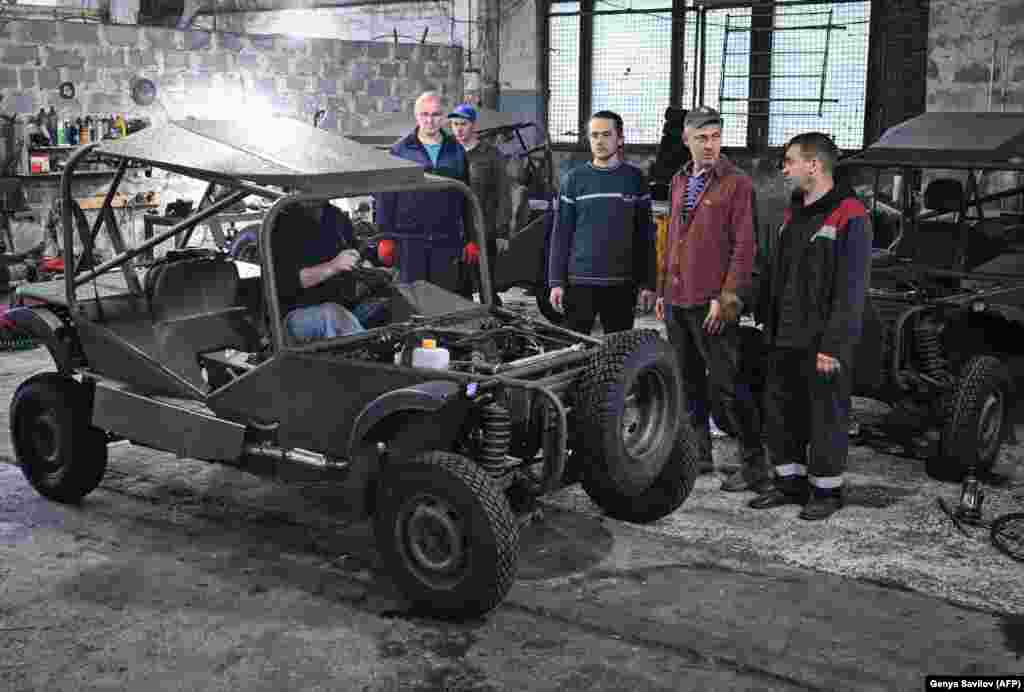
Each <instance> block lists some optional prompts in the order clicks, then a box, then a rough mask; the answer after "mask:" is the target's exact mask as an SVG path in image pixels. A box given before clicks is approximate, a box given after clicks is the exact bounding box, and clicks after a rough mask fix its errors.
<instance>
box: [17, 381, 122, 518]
mask: <svg viewBox="0 0 1024 692" xmlns="http://www.w3.org/2000/svg"><path fill="white" fill-rule="evenodd" d="M10 425H11V440H12V442H13V443H14V452H15V455H16V456H17V458H18V463H19V464H20V465H21V471H22V473H23V474H24V475H25V478H26V479H27V480H28V482H29V483H30V484H31V485H32V487H33V488H35V489H36V491H37V492H38V493H39V494H40V495H42V496H44V497H47V498H49V499H51V500H55V501H57V502H65V503H75V502H78V501H79V500H81V499H82V498H83V497H85V496H86V495H88V494H89V493H90V492H92V491H93V490H95V488H96V486H98V485H99V484H100V481H101V480H103V474H104V473H105V472H106V470H107V440H106V435H105V434H104V433H103V431H101V430H98V429H96V428H93V427H92V426H90V425H89V403H88V399H87V396H86V389H85V387H84V386H83V385H81V384H79V383H78V382H76V381H75V380H72V379H71V378H68V377H64V376H63V375H58V374H57V373H44V374H41V375H36V376H34V377H31V378H29V379H28V380H26V381H25V382H23V383H22V384H21V386H19V387H18V389H17V390H16V391H15V392H14V398H13V400H12V402H11V423H10Z"/></svg>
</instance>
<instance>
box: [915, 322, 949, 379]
mask: <svg viewBox="0 0 1024 692" xmlns="http://www.w3.org/2000/svg"><path fill="white" fill-rule="evenodd" d="M914 339H915V343H916V346H917V356H918V358H920V359H921V370H922V371H923V372H924V373H925V374H926V375H930V376H932V377H940V376H942V374H943V368H944V366H945V364H946V363H945V360H944V359H943V358H942V344H941V343H940V342H939V330H938V329H937V328H936V327H935V324H934V323H932V322H930V321H921V322H919V323H918V324H917V326H915V327H914Z"/></svg>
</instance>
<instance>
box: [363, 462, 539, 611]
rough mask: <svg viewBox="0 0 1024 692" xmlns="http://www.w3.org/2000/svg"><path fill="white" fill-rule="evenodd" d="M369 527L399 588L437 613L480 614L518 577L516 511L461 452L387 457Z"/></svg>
mask: <svg viewBox="0 0 1024 692" xmlns="http://www.w3.org/2000/svg"><path fill="white" fill-rule="evenodd" d="M374 535H375V537H376V541H377V549H378V550H379V551H380V554H381V557H382V559H383V562H384V565H385V567H386V569H387V570H388V572H389V573H390V575H391V577H392V578H393V579H394V581H395V583H396V585H397V586H398V588H399V590H400V591H401V592H402V593H403V595H405V597H406V598H408V599H409V601H410V602H412V603H413V605H414V606H415V607H416V608H417V609H418V610H422V611H425V612H428V613H430V614H432V615H435V616H439V617H452V618H471V617H476V616H479V615H483V614H484V613H486V612H488V611H490V610H491V609H493V608H494V607H495V606H497V605H498V604H499V603H501V601H502V599H504V597H505V595H506V594H507V593H508V590H509V588H511V586H512V582H513V580H514V579H515V573H516V564H517V561H518V558H519V526H518V524H517V522H516V518H515V515H514V514H513V513H512V510H511V509H510V507H509V504H508V500H507V499H506V497H505V495H504V494H503V493H502V492H501V491H500V490H499V489H498V488H496V487H495V485H494V484H493V482H492V481H491V479H490V478H489V477H488V475H487V474H486V473H485V472H484V471H483V470H481V469H480V468H479V467H478V466H476V465H475V464H474V463H473V462H471V461H470V460H469V459H466V458H465V457H463V456H460V455H458V454H452V453H449V452H440V451H432V452H425V453H421V454H417V455H415V456H413V457H412V458H410V459H408V460H396V461H395V462H393V463H391V464H389V465H388V467H387V468H386V469H385V470H384V472H383V476H382V478H381V479H380V482H379V483H378V491H377V500H376V513H375V516H374Z"/></svg>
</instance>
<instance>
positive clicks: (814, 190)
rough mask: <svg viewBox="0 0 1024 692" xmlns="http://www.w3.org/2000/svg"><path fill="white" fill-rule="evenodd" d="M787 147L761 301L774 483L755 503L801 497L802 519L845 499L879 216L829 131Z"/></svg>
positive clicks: (832, 509) (766, 415) (818, 514)
mask: <svg viewBox="0 0 1024 692" xmlns="http://www.w3.org/2000/svg"><path fill="white" fill-rule="evenodd" d="M784 151H785V154H784V159H783V174H784V175H785V176H786V178H787V180H789V181H790V183H791V184H793V185H794V187H795V191H794V194H793V199H792V203H791V206H790V207H789V208H788V209H787V210H786V213H785V216H784V221H783V224H782V227H781V228H780V229H779V231H778V241H777V243H776V247H775V250H774V254H773V257H772V262H771V268H770V270H769V271H768V272H767V275H766V276H764V278H763V279H762V281H763V283H762V285H761V287H760V290H759V292H758V293H759V303H758V309H757V314H758V317H759V319H760V321H761V322H763V323H764V325H765V340H766V343H767V344H768V347H769V359H768V362H767V365H766V368H765V370H766V372H767V380H766V382H765V393H764V423H765V430H766V433H767V452H768V458H769V461H770V462H771V463H772V464H773V465H774V467H775V473H774V482H773V484H772V485H773V487H772V488H771V489H770V490H768V491H767V492H765V493H763V494H761V495H759V496H758V497H756V498H754V499H753V500H752V501H751V502H750V506H751V507H753V508H755V509H765V508H769V507H777V506H779V505H785V504H803V505H804V508H803V510H801V512H800V518H801V519H807V520H819V519H825V518H827V517H829V516H831V515H832V514H833V513H834V512H835V511H837V510H838V509H839V508H840V507H842V505H843V493H842V488H843V472H844V471H845V469H846V461H847V454H848V452H849V437H848V432H847V431H848V419H849V413H850V388H851V378H850V375H851V372H850V370H851V366H852V361H853V349H854V347H855V346H856V344H857V342H858V340H859V339H860V336H861V329H862V324H863V320H862V317H863V312H864V297H865V294H866V293H867V285H868V277H869V274H870V270H871V224H870V221H869V219H868V216H867V212H866V210H865V209H864V206H863V205H862V204H861V203H860V201H858V200H857V198H856V197H855V196H854V194H853V192H852V191H851V190H850V189H849V188H848V187H846V186H845V185H840V186H837V185H836V184H835V181H834V179H833V170H834V168H835V165H836V162H837V159H838V150H837V149H836V147H835V145H834V144H833V143H832V140H831V139H829V138H828V137H827V136H826V135H824V134H821V133H817V132H812V133H807V134H802V135H797V136H796V137H794V138H793V139H791V140H790V142H789V143H788V144H787V145H786V148H785V149H784ZM808 423H810V425H808Z"/></svg>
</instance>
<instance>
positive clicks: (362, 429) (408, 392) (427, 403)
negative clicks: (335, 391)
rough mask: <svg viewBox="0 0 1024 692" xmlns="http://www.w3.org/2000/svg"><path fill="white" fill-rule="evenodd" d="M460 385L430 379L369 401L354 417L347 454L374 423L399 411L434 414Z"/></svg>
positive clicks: (352, 450) (355, 447)
mask: <svg viewBox="0 0 1024 692" xmlns="http://www.w3.org/2000/svg"><path fill="white" fill-rule="evenodd" d="M461 389H462V385H461V384H459V383H458V382H453V381H451V380H431V381H429V382H421V383H420V384H414V385H412V386H410V387H403V388H401V389H395V390H393V391H390V392H387V393H386V394H381V395H380V396H379V397H377V398H376V399H374V400H373V401H371V402H370V403H369V404H367V405H366V407H365V408H364V409H363V410H362V411H361V412H360V413H359V416H357V417H356V422H355V425H353V426H352V434H351V436H350V437H349V441H348V451H349V455H350V456H351V455H353V454H354V453H355V452H356V451H357V450H358V449H359V446H360V445H361V444H362V440H363V439H364V438H365V437H366V435H367V433H369V432H370V431H371V430H372V429H373V427H374V426H375V425H377V423H379V422H381V421H382V420H384V419H385V418H387V417H388V416H390V415H392V414H393V413H397V412H399V411H423V412H426V413H434V412H436V411H440V410H441V409H442V408H444V407H445V406H446V405H447V404H449V403H451V402H452V401H453V400H454V399H455V398H456V397H457V396H458V393H459V391H460V390H461Z"/></svg>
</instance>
